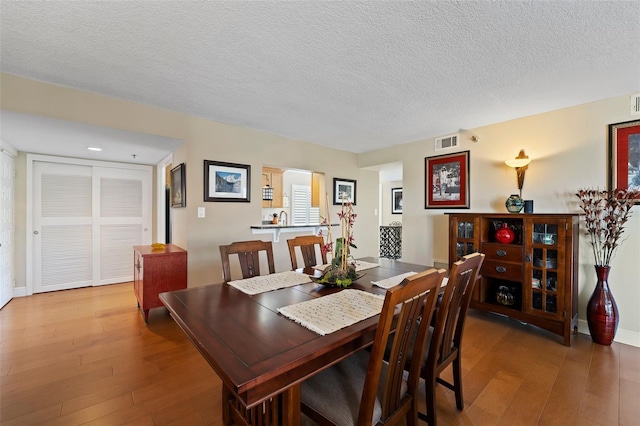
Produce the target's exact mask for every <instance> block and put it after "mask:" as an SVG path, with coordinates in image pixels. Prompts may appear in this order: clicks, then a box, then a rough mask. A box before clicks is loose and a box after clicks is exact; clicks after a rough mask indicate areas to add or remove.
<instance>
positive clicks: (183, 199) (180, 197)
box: [169, 163, 187, 207]
mask: <svg viewBox="0 0 640 426" xmlns="http://www.w3.org/2000/svg"><path fill="white" fill-rule="evenodd" d="M169 188H170V191H169V194H170V196H171V207H186V206H187V185H186V170H185V165H184V163H181V164H179V165H177V166H175V167H174V168H173V169H171V185H170V186H169Z"/></svg>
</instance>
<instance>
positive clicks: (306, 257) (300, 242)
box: [287, 235, 327, 271]
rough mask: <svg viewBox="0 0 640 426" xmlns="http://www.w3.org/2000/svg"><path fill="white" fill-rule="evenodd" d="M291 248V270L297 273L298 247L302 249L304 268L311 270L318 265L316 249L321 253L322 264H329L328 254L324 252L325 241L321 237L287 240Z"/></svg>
mask: <svg viewBox="0 0 640 426" xmlns="http://www.w3.org/2000/svg"><path fill="white" fill-rule="evenodd" d="M287 245H288V246H289V257H291V268H292V269H293V270H294V271H295V270H296V269H298V256H297V253H296V247H300V253H301V254H302V260H303V262H304V267H305V268H309V267H312V266H315V265H317V264H318V262H317V261H316V259H317V256H316V248H317V249H318V250H319V252H320V256H321V258H322V264H323V265H324V264H325V263H327V253H325V252H324V251H323V250H322V246H323V245H324V239H323V238H322V237H321V236H319V235H303V236H299V237H295V238H291V239H289V240H287Z"/></svg>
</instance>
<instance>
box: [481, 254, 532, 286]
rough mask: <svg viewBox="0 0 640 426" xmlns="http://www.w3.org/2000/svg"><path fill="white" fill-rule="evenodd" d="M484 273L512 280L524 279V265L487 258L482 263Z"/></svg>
mask: <svg viewBox="0 0 640 426" xmlns="http://www.w3.org/2000/svg"><path fill="white" fill-rule="evenodd" d="M482 275H483V276H487V277H495V278H500V279H504V280H510V281H522V275H523V273H522V265H519V264H515V263H509V262H501V261H499V260H488V259H487V258H485V261H484V264H483V265H482Z"/></svg>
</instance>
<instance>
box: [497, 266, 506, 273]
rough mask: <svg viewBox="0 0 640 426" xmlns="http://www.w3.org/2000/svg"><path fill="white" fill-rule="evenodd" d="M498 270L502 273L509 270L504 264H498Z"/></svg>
mask: <svg viewBox="0 0 640 426" xmlns="http://www.w3.org/2000/svg"><path fill="white" fill-rule="evenodd" d="M496 271H498V272H500V273H501V274H502V273H504V272H507V268H505V267H504V266H496Z"/></svg>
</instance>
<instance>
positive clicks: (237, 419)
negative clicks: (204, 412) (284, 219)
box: [220, 240, 277, 426]
mask: <svg viewBox="0 0 640 426" xmlns="http://www.w3.org/2000/svg"><path fill="white" fill-rule="evenodd" d="M261 252H265V253H266V255H267V264H268V267H269V273H270V274H273V273H275V272H276V269H275V263H274V261H273V245H272V243H271V241H260V240H253V241H239V242H235V243H231V244H229V245H224V246H220V258H221V260H222V275H223V277H224V281H225V282H229V281H231V265H230V262H229V256H230V255H234V254H236V255H238V260H239V261H240V270H241V271H242V278H243V279H244V278H251V277H254V276H257V275H260V253H261ZM274 401H275V400H274ZM274 401H267V402H266V403H263V404H261V405H259V406H257V407H254V408H252V409H246V408H245V407H244V405H243V404H242V402H241V401H240V399H239V398H238V397H237V395H235V394H234V393H233V391H232V390H231V389H229V388H228V387H227V386H226V385H225V384H224V383H223V384H222V419H223V423H224V424H225V425H231V424H236V425H246V426H249V425H253V424H265V425H266V424H275V423H272V422H271V421H268V419H274V418H275V419H276V423H277V407H276V405H275V403H274Z"/></svg>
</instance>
